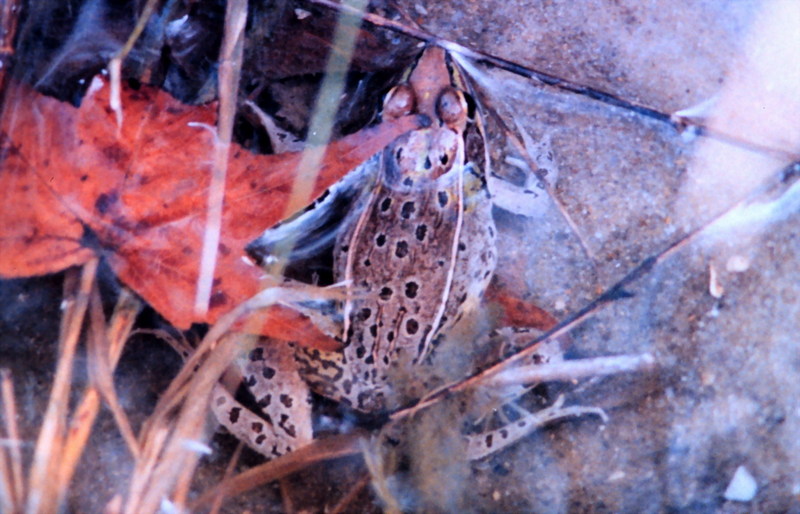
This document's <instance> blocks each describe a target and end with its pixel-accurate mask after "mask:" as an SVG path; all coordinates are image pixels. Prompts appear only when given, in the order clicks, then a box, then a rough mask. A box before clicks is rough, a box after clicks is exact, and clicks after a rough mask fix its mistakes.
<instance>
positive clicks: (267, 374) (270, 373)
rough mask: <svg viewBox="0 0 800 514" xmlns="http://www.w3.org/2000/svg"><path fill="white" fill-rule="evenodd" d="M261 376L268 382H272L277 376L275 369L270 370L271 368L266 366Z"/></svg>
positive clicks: (262, 369)
mask: <svg viewBox="0 0 800 514" xmlns="http://www.w3.org/2000/svg"><path fill="white" fill-rule="evenodd" d="M261 376H263V377H264V378H266V379H267V380H270V379H271V378H272V377H274V376H275V369H274V368H270V367H269V366H264V367H263V368H261Z"/></svg>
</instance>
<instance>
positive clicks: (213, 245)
mask: <svg viewBox="0 0 800 514" xmlns="http://www.w3.org/2000/svg"><path fill="white" fill-rule="evenodd" d="M246 22H247V2H246V1H244V0H231V1H229V2H227V6H226V9H225V36H224V37H223V40H222V48H221V50H220V56H219V118H218V121H217V134H216V135H217V137H216V139H215V145H214V159H213V168H212V170H211V184H210V185H209V191H208V211H207V212H208V213H207V215H206V228H205V233H204V234H203V249H202V253H201V256H200V273H199V276H198V278H197V294H196V296H195V303H194V312H195V316H197V317H199V318H202V317H204V316H205V314H206V313H207V312H208V302H209V301H210V299H211V286H212V284H213V281H214V268H215V267H216V264H217V250H218V247H219V241H220V231H221V230H222V201H223V199H224V198H225V177H226V175H227V171H228V156H229V154H230V149H231V137H232V135H233V120H234V117H235V116H236V103H237V97H238V95H239V74H240V71H241V67H242V55H243V52H244V27H245V23H246Z"/></svg>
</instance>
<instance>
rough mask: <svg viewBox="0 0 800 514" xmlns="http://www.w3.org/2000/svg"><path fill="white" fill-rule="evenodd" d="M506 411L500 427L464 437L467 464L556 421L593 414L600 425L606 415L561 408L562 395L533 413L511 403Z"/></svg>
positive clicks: (588, 409)
mask: <svg viewBox="0 0 800 514" xmlns="http://www.w3.org/2000/svg"><path fill="white" fill-rule="evenodd" d="M506 407H508V408H510V410H511V411H512V413H510V414H506V416H505V419H504V423H503V424H501V425H500V426H499V427H497V428H494V429H491V430H485V431H481V432H480V433H477V434H467V435H466V444H467V456H468V458H469V459H470V460H478V459H482V458H484V457H487V456H489V455H491V454H493V453H495V452H498V451H500V450H502V449H503V448H506V447H507V446H510V445H512V444H514V443H515V442H517V441H519V440H520V439H522V438H524V437H526V436H528V435H529V434H530V433H532V432H533V431H534V430H537V429H538V428H540V427H542V426H544V425H546V424H548V423H550V422H552V421H555V420H558V419H563V418H568V417H573V416H584V415H587V414H593V415H596V416H600V417H601V418H602V419H603V422H605V421H607V416H606V414H605V412H603V410H602V409H600V408H597V407H581V406H577V405H575V406H567V407H564V396H563V395H560V396H559V397H558V398H557V399H556V401H555V402H554V403H553V404H552V405H550V406H549V407H546V408H544V409H541V410H538V411H536V412H529V411H527V410H525V409H523V408H522V407H520V406H518V405H515V404H513V403H511V404H508V405H507V406H506Z"/></svg>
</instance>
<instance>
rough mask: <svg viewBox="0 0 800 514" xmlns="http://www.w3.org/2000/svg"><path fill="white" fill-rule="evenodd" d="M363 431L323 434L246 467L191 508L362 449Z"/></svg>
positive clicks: (206, 494)
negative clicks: (260, 463)
mask: <svg viewBox="0 0 800 514" xmlns="http://www.w3.org/2000/svg"><path fill="white" fill-rule="evenodd" d="M365 435H366V434H365V433H364V432H363V431H355V432H351V433H349V434H345V435H339V436H332V437H326V438H325V439H319V440H316V441H314V442H313V443H311V444H310V445H308V446H305V447H303V448H300V449H298V450H296V451H293V452H291V453H289V454H286V455H284V456H282V457H279V458H277V459H274V460H271V461H269V462H266V463H264V464H262V465H260V466H257V467H255V468H251V469H248V470H247V471H245V472H244V473H240V474H238V475H236V476H235V477H233V478H231V479H229V480H225V481H223V482H220V483H219V485H217V486H216V487H215V488H213V489H211V490H210V491H206V492H204V493H203V494H202V495H201V496H200V498H198V499H197V500H195V501H194V503H192V506H191V510H192V511H195V510H199V509H201V507H202V506H203V505H207V504H208V503H209V502H210V501H212V500H213V499H214V498H215V497H217V496H223V497H230V496H234V495H237V494H242V493H244V492H246V491H249V490H251V489H254V488H256V487H259V486H261V485H263V484H268V483H270V482H272V481H274V480H278V479H279V478H282V477H285V476H288V475H291V474H292V473H295V472H297V471H300V470H302V469H304V468H306V467H308V466H311V465H313V464H316V463H318V462H322V461H326V460H332V459H339V458H341V457H347V456H350V455H356V454H358V453H360V452H361V439H362V438H363V437H364V436H365Z"/></svg>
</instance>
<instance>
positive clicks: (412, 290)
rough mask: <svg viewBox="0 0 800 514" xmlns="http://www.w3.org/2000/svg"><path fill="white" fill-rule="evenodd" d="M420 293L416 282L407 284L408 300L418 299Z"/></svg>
mask: <svg viewBox="0 0 800 514" xmlns="http://www.w3.org/2000/svg"><path fill="white" fill-rule="evenodd" d="M417 292H419V284H417V283H416V282H406V296H407V297H408V298H416V297H417Z"/></svg>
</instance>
